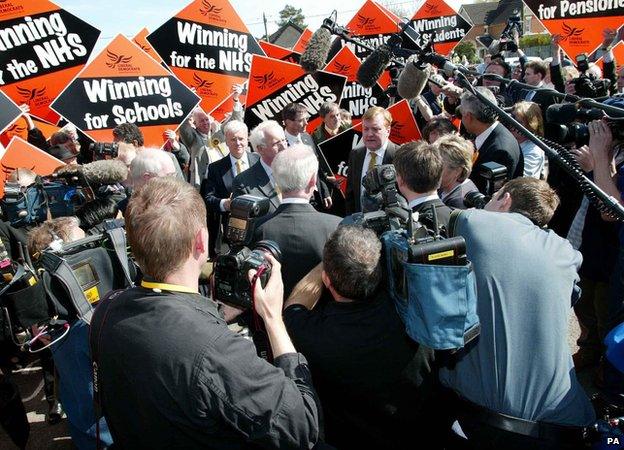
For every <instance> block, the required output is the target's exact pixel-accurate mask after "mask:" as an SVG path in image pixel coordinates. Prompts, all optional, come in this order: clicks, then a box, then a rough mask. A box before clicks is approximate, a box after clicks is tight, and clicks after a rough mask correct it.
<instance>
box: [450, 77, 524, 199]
mask: <svg viewBox="0 0 624 450" xmlns="http://www.w3.org/2000/svg"><path fill="white" fill-rule="evenodd" d="M476 89H478V90H479V92H481V93H482V94H483V95H484V96H485V97H487V98H488V99H490V100H491V101H492V102H494V103H496V98H495V97H494V94H493V93H492V92H491V91H490V90H488V89H487V88H484V87H477V88H476ZM460 110H461V115H462V124H463V125H464V127H465V128H466V131H467V132H468V133H471V134H473V135H475V136H476V139H475V147H476V149H477V152H478V157H477V160H476V161H475V163H474V165H473V167H472V174H471V175H470V179H471V180H472V181H474V183H475V184H476V185H477V187H478V188H479V190H480V191H481V192H483V193H485V189H486V181H485V180H484V179H483V177H481V176H479V173H480V171H481V167H482V166H483V164H484V163H486V162H495V163H498V164H502V165H503V166H505V167H506V168H507V178H508V179H509V180H511V179H513V178H516V177H521V176H522V174H523V171H524V158H523V157H522V152H521V151H520V146H519V145H518V141H517V140H516V138H514V137H513V135H512V134H511V132H510V131H509V130H508V129H507V128H505V127H504V126H503V125H502V124H500V123H499V122H498V120H497V116H496V111H494V110H493V109H492V108H490V107H489V106H487V105H486V104H485V103H483V102H481V100H479V99H478V98H477V97H476V96H475V95H473V94H471V93H469V92H466V93H464V95H462V98H461V106H460Z"/></svg>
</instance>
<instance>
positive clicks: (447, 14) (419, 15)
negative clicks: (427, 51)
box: [412, 0, 472, 55]
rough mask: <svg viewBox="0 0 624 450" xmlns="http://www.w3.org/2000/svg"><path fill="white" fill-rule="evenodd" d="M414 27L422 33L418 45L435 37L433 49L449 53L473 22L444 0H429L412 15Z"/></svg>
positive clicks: (423, 44) (422, 44) (444, 53)
mask: <svg viewBox="0 0 624 450" xmlns="http://www.w3.org/2000/svg"><path fill="white" fill-rule="evenodd" d="M412 27H413V28H414V29H415V30H416V32H417V33H419V34H420V39H419V40H418V41H417V42H416V44H417V45H419V46H422V47H424V46H425V45H427V43H428V42H429V39H430V38H432V39H433V49H434V50H435V51H436V52H437V53H440V54H441V55H448V54H449V53H451V51H452V50H453V49H454V48H455V46H456V45H457V44H459V42H460V41H461V40H462V39H463V38H464V36H465V35H466V34H468V32H469V31H470V29H471V28H472V24H471V23H470V22H469V21H468V20H467V19H465V18H464V17H462V16H461V15H460V14H458V13H457V12H456V11H455V10H454V9H453V8H451V7H450V6H449V5H448V4H447V3H446V2H445V1H444V0H427V1H426V2H425V3H424V4H423V5H422V6H421V7H420V8H418V10H417V11H416V12H415V13H414V17H412Z"/></svg>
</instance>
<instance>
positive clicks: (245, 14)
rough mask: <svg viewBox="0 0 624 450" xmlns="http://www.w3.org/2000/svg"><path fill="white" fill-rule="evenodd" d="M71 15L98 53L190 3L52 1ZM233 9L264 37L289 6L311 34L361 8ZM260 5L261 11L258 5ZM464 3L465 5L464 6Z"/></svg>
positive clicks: (292, 0) (454, 1) (301, 1)
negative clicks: (333, 17)
mask: <svg viewBox="0 0 624 450" xmlns="http://www.w3.org/2000/svg"><path fill="white" fill-rule="evenodd" d="M52 1H54V2H55V3H56V4H58V5H59V6H61V7H63V8H64V9H67V10H68V11H69V12H71V13H72V14H75V15H76V16H78V17H80V18H81V19H83V20H86V21H87V22H89V23H90V24H91V25H93V26H95V27H96V28H99V29H100V30H101V31H102V34H101V35H100V42H99V43H98V45H97V47H96V51H98V50H99V49H102V48H103V47H104V46H105V45H106V44H107V43H108V42H109V41H110V40H111V39H112V38H113V37H114V36H116V35H117V34H118V33H122V34H125V35H126V36H129V37H131V36H134V35H135V34H136V33H137V32H138V31H139V30H140V29H141V28H143V27H147V28H148V29H149V30H150V31H153V30H154V29H155V28H157V27H158V26H159V25H161V24H162V23H164V22H165V21H166V20H167V19H168V18H170V17H171V16H173V15H174V14H175V13H176V12H178V11H179V10H181V9H182V8H184V7H185V6H186V5H188V4H189V3H190V0H52ZM447 1H448V2H449V4H451V5H452V6H454V7H455V8H459V6H460V3H461V2H460V1H459V0H447ZM231 3H232V5H233V6H234V9H236V11H237V12H238V14H239V15H240V16H241V18H242V19H243V21H244V22H245V23H246V24H247V27H248V28H249V30H250V31H251V33H252V34H253V35H255V36H262V35H264V25H263V23H262V13H263V12H264V13H265V14H266V16H267V20H268V31H269V34H270V33H272V32H273V31H275V30H276V29H277V25H276V21H277V20H278V19H279V14H278V12H279V11H280V10H281V9H282V8H283V7H284V6H285V5H286V4H290V5H292V6H295V7H296V8H301V9H302V10H303V14H304V15H305V16H306V22H307V24H308V26H310V28H311V29H312V30H313V31H314V30H316V28H318V26H319V25H320V24H321V22H322V21H323V19H324V18H325V17H327V16H328V15H329V14H330V13H331V11H332V10H334V9H337V10H338V12H339V15H338V22H339V23H340V24H342V25H346V23H347V21H349V20H350V19H351V17H353V14H354V13H355V12H356V11H357V10H358V9H359V8H360V7H361V6H362V5H363V4H364V1H363V0H342V1H340V2H337V1H336V0H314V1H311V0H286V1H283V2H275V1H271V0H269V1H264V2H260V1H258V0H231ZM259 3H260V4H262V8H260V7H258V4H259ZM381 3H382V4H385V5H388V4H390V5H395V6H396V7H397V8H400V9H401V10H403V11H405V12H406V13H407V15H411V14H413V13H414V11H416V9H417V6H418V5H420V4H421V3H424V0H420V1H405V0H385V1H382V2H381ZM464 3H468V2H464Z"/></svg>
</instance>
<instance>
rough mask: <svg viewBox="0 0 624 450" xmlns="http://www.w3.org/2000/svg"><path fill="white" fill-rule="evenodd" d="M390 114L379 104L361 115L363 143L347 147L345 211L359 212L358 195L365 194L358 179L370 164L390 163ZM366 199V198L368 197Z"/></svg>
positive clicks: (360, 208) (364, 195)
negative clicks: (348, 149)
mask: <svg viewBox="0 0 624 450" xmlns="http://www.w3.org/2000/svg"><path fill="white" fill-rule="evenodd" d="M391 125H392V115H391V114H390V113H389V112H388V111H387V110H385V109H384V108H381V107H379V106H373V107H371V108H369V109H368V110H367V111H366V112H365V113H364V115H363V116H362V139H363V140H364V146H362V147H356V148H354V149H353V150H351V154H350V155H349V166H348V167H349V171H348V172H347V189H346V192H345V201H346V208H347V214H353V213H356V212H360V211H362V209H363V208H362V198H363V197H368V195H367V194H366V192H365V190H364V189H363V187H362V178H364V175H366V172H368V171H369V170H370V169H372V168H373V167H374V166H379V165H381V164H392V160H393V159H394V153H395V152H396V149H397V146H396V145H395V144H394V143H392V142H390V140H389V137H390V126H391ZM368 198H370V197H368Z"/></svg>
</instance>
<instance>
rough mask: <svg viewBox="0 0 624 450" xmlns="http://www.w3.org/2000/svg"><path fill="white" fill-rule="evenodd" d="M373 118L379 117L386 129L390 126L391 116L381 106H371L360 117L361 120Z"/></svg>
mask: <svg viewBox="0 0 624 450" xmlns="http://www.w3.org/2000/svg"><path fill="white" fill-rule="evenodd" d="M375 116H381V117H383V119H384V123H385V124H386V126H387V127H389V126H391V125H392V114H390V111H388V110H387V109H385V108H382V107H381V106H371V107H370V108H368V109H367V110H366V112H365V113H364V115H363V116H362V120H370V119H372V118H374V117H375Z"/></svg>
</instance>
